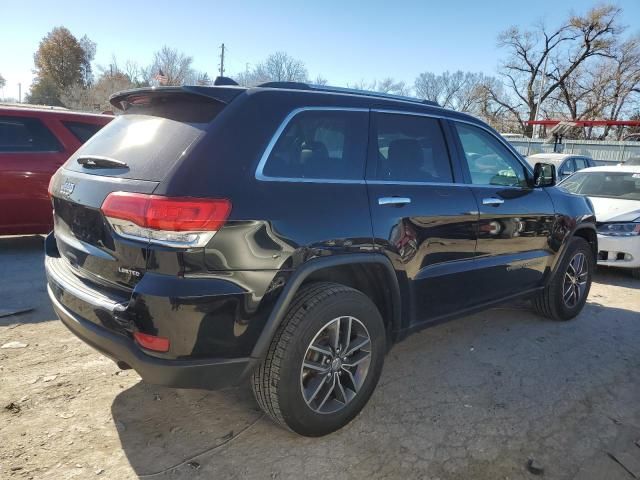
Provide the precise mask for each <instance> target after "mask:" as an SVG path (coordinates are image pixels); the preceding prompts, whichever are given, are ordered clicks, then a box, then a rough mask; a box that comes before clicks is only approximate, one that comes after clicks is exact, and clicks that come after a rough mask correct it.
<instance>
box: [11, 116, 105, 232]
mask: <svg viewBox="0 0 640 480" xmlns="http://www.w3.org/2000/svg"><path fill="white" fill-rule="evenodd" d="M112 119H113V116H108V115H94V114H88V113H76V112H71V111H68V110H64V109H56V108H45V107H41V108H33V107H27V106H2V105H0V235H22V234H37V233H48V232H49V231H50V230H51V228H52V224H53V217H52V215H51V203H50V201H49V198H48V195H47V187H48V185H49V179H50V178H51V176H52V175H53V174H54V173H55V171H56V170H57V169H58V168H59V167H60V166H61V165H62V164H63V163H64V162H65V161H66V160H67V158H69V156H70V155H71V154H72V153H73V152H75V151H76V150H77V149H78V148H79V147H80V145H82V144H83V143H84V142H85V141H86V140H88V138H89V137H91V136H92V135H93V134H94V133H96V132H97V131H98V130H100V129H101V128H102V127H103V126H104V125H106V124H107V123H109V122H110V121H111V120H112Z"/></svg>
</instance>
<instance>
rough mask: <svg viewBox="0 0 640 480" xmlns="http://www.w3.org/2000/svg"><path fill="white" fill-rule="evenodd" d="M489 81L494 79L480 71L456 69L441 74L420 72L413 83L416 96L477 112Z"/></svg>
mask: <svg viewBox="0 0 640 480" xmlns="http://www.w3.org/2000/svg"><path fill="white" fill-rule="evenodd" d="M489 83H495V79H493V78H492V77H487V76H485V75H484V74H482V73H473V72H462V71H460V70H458V71H457V72H453V73H450V72H444V73H443V74H441V75H436V74H434V73H432V72H424V73H421V74H420V75H419V76H418V78H416V80H415V84H414V85H415V91H416V96H417V97H418V98H423V99H425V100H431V101H433V102H438V104H440V105H441V106H443V107H446V108H452V109H454V110H458V111H461V112H474V113H478V112H479V110H480V106H481V104H482V102H483V101H484V100H485V93H486V91H485V90H484V87H485V86H486V85H487V84H489Z"/></svg>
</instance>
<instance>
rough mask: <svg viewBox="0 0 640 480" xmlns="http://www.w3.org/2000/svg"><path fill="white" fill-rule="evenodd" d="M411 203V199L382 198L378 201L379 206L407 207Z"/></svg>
mask: <svg viewBox="0 0 640 480" xmlns="http://www.w3.org/2000/svg"><path fill="white" fill-rule="evenodd" d="M409 203H411V199H410V198H409V197H380V198H379V199H378V205H397V206H402V205H407V204H409Z"/></svg>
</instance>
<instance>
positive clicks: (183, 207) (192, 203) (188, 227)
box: [101, 192, 231, 248]
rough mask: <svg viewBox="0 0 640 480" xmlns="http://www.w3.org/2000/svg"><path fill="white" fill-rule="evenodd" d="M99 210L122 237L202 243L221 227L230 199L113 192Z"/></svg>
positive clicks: (187, 244) (188, 244) (164, 242)
mask: <svg viewBox="0 0 640 480" xmlns="http://www.w3.org/2000/svg"><path fill="white" fill-rule="evenodd" d="M101 210H102V213H103V214H104V216H105V217H106V218H107V220H108V222H109V224H110V225H111V226H112V227H113V229H114V230H115V231H116V233H118V234H119V235H121V236H123V237H126V238H132V239H135V240H148V241H150V242H153V243H158V244H161V245H169V246H172V247H181V248H191V247H203V246H205V245H206V244H207V243H208V242H209V240H211V238H212V237H213V236H214V235H215V233H216V232H217V231H218V230H220V228H222V226H223V225H224V224H225V222H226V221H227V218H228V217H229V213H230V212H231V202H230V201H229V200H226V199H203V198H189V197H162V196H159V195H146V194H142V193H129V192H113V193H110V194H109V195H108V196H107V198H106V199H105V200H104V202H103V203H102V207H101Z"/></svg>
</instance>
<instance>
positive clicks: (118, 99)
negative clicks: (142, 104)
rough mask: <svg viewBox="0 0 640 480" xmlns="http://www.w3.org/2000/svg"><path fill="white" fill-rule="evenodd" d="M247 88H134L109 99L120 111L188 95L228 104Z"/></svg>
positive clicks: (228, 85) (227, 86)
mask: <svg viewBox="0 0 640 480" xmlns="http://www.w3.org/2000/svg"><path fill="white" fill-rule="evenodd" d="M245 90H246V88H244V87H238V86H236V85H230V84H224V86H215V87H201V86H197V85H184V86H181V87H146V88H134V89H131V90H123V91H121V92H116V93H114V94H113V95H111V97H109V102H110V103H111V105H113V106H114V107H116V108H117V109H119V110H127V109H128V108H129V106H130V105H132V104H134V103H135V102H136V101H149V100H151V99H153V98H160V97H167V96H171V95H183V96H184V95H186V96H194V97H201V98H202V99H203V100H204V99H207V100H210V101H211V100H213V101H217V102H222V103H225V104H228V103H229V102H231V100H233V99H234V98H236V97H237V96H238V95H240V94H241V93H242V92H244V91H245Z"/></svg>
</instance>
